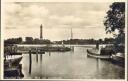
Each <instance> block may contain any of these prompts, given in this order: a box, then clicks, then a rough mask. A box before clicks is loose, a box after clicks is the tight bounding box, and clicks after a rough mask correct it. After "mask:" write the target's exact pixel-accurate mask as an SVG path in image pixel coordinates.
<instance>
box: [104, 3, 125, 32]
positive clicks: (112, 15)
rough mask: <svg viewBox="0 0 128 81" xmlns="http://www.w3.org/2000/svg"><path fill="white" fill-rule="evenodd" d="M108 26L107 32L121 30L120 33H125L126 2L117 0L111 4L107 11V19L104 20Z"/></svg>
mask: <svg viewBox="0 0 128 81" xmlns="http://www.w3.org/2000/svg"><path fill="white" fill-rule="evenodd" d="M104 25H105V26H106V29H105V30H106V33H112V32H115V30H116V29H117V30H119V34H122V33H124V28H125V3H124V2H115V3H113V4H112V5H111V6H110V9H109V10H108V12H107V16H106V20H105V22H104Z"/></svg>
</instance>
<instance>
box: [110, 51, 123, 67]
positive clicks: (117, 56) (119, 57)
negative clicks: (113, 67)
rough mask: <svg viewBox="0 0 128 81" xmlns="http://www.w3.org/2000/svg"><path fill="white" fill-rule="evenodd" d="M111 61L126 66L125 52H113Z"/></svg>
mask: <svg viewBox="0 0 128 81" xmlns="http://www.w3.org/2000/svg"><path fill="white" fill-rule="evenodd" d="M111 61H112V63H114V64H117V65H120V66H124V65H125V55H124V53H116V54H112V56H111Z"/></svg>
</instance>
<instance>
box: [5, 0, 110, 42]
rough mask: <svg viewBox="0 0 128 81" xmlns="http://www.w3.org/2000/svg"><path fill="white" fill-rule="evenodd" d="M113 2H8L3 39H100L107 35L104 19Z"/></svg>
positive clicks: (108, 35)
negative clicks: (41, 34) (41, 33)
mask: <svg viewBox="0 0 128 81" xmlns="http://www.w3.org/2000/svg"><path fill="white" fill-rule="evenodd" d="M111 4H112V3H110V2H106V3H105V2H104V3H103V2H102V3H94V2H93V3H92V2H90V3H89V2H74V3H73V2H8V3H6V4H5V19H4V20H5V27H4V29H5V31H4V33H5V39H7V38H16V37H22V38H25V37H33V38H39V37H40V25H41V24H42V25H43V38H44V39H50V40H52V41H54V40H67V39H70V38H71V28H72V31H73V38H74V39H91V38H94V39H100V38H101V39H103V38H105V37H108V38H109V37H112V35H111V34H106V32H105V26H104V25H103V21H104V20H105V16H106V12H107V11H108V10H109V6H110V5H111Z"/></svg>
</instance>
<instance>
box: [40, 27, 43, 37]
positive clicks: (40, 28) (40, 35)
mask: <svg viewBox="0 0 128 81" xmlns="http://www.w3.org/2000/svg"><path fill="white" fill-rule="evenodd" d="M42 28H43V26H42V24H41V26H40V39H43V36H42Z"/></svg>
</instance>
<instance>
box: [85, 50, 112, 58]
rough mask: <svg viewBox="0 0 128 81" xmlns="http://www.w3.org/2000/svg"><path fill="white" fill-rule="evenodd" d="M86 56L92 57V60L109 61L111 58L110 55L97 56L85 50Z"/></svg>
mask: <svg viewBox="0 0 128 81" xmlns="http://www.w3.org/2000/svg"><path fill="white" fill-rule="evenodd" d="M87 56H88V57H93V58H99V59H110V58H111V56H110V55H101V54H97V53H92V52H91V51H89V50H88V49H87Z"/></svg>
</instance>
